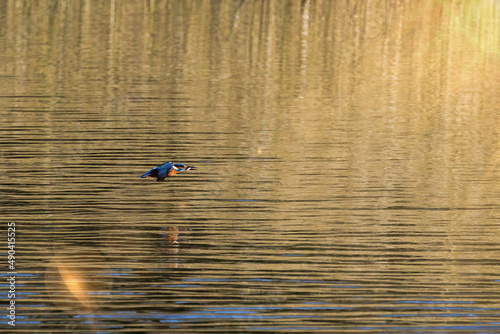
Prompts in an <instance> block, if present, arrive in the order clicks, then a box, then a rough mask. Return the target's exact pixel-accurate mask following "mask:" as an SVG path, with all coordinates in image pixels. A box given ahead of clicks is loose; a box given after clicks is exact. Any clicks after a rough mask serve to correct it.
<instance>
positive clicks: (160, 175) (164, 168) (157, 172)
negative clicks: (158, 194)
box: [141, 161, 195, 182]
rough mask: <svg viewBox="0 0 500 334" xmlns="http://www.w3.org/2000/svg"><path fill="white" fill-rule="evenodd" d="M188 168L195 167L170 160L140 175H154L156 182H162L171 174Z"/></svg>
mask: <svg viewBox="0 0 500 334" xmlns="http://www.w3.org/2000/svg"><path fill="white" fill-rule="evenodd" d="M190 169H195V168H194V167H192V166H186V165H184V164H174V163H172V162H170V161H169V162H165V163H164V164H163V165H160V166H157V167H155V168H152V169H150V170H149V171H148V172H147V173H146V174H144V175H141V178H142V177H146V176H150V177H156V181H157V182H163V181H164V180H165V178H166V177H169V176H173V175H175V174H177V173H178V172H181V171H184V170H185V171H188V170H190Z"/></svg>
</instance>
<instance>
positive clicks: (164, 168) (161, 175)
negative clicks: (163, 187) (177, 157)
mask: <svg viewBox="0 0 500 334" xmlns="http://www.w3.org/2000/svg"><path fill="white" fill-rule="evenodd" d="M157 168H158V175H157V177H156V179H157V180H158V181H163V179H165V178H166V177H167V175H168V173H170V171H171V170H172V169H174V164H173V163H171V162H165V163H164V164H163V165H161V166H158V167H157Z"/></svg>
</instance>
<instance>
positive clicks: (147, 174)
mask: <svg viewBox="0 0 500 334" xmlns="http://www.w3.org/2000/svg"><path fill="white" fill-rule="evenodd" d="M153 169H154V168H153ZM153 169H150V170H149V171H148V172H147V173H146V174H144V175H141V178H143V177H146V176H149V174H151V171H152V170H153Z"/></svg>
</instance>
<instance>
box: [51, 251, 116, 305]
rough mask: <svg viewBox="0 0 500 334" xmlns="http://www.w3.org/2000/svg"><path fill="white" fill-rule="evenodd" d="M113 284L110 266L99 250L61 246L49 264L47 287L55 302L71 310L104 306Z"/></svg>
mask: <svg viewBox="0 0 500 334" xmlns="http://www.w3.org/2000/svg"><path fill="white" fill-rule="evenodd" d="M112 286H113V280H112V276H111V275H110V266H109V264H108V263H107V261H106V259H105V258H104V257H103V256H102V255H101V254H100V253H99V252H98V251H96V250H94V249H91V248H85V247H74V248H67V249H64V250H60V251H59V252H58V253H57V254H55V255H54V256H53V257H52V258H51V259H50V262H49V265H48V266H47V270H46V273H45V289H46V291H47V293H48V295H49V296H50V299H51V300H52V302H53V303H54V304H55V305H56V306H57V307H59V308H60V309H62V310H64V311H66V312H69V313H89V312H92V311H95V310H96V309H98V308H100V307H101V306H103V303H104V302H105V301H106V300H107V299H108V298H109V296H110V292H111V288H112Z"/></svg>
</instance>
